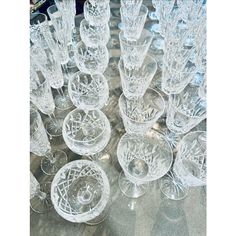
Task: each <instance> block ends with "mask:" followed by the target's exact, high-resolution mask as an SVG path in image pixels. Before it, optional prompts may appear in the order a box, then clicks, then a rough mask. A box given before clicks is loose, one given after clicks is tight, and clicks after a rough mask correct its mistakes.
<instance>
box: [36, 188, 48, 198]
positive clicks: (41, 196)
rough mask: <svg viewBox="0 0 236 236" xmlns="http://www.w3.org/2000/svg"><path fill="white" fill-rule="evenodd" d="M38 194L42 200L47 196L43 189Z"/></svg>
mask: <svg viewBox="0 0 236 236" xmlns="http://www.w3.org/2000/svg"><path fill="white" fill-rule="evenodd" d="M37 196H38V197H39V199H40V200H44V199H45V198H46V196H47V194H46V193H44V192H42V191H41V190H38V192H37Z"/></svg>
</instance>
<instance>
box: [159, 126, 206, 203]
mask: <svg viewBox="0 0 236 236" xmlns="http://www.w3.org/2000/svg"><path fill="white" fill-rule="evenodd" d="M206 165H207V164H206V131H194V132H190V133H188V134H187V135H185V136H184V137H183V139H182V140H181V141H180V143H179V145H178V151H177V155H176V159H175V163H174V166H173V170H172V171H171V172H170V173H168V175H166V176H164V177H163V179H161V185H160V188H161V191H162V192H163V193H164V194H165V195H166V196H167V197H168V198H170V199H173V200H180V199H182V198H184V197H186V196H187V192H188V187H191V186H195V187H196V186H204V185H206V168H207V166H206Z"/></svg>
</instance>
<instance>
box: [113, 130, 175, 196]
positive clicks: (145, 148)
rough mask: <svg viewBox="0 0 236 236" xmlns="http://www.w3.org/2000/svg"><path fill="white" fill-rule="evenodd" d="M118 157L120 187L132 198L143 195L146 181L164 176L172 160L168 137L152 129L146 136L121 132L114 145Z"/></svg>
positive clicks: (146, 186)
mask: <svg viewBox="0 0 236 236" xmlns="http://www.w3.org/2000/svg"><path fill="white" fill-rule="evenodd" d="M117 157H118V161H119V163H120V165H121V167H122V169H123V172H121V174H120V177H119V186H120V189H121V191H122V192H123V193H124V194H125V195H126V196H128V197H133V198H137V197H140V196H142V195H143V194H144V193H145V192H146V191H147V188H148V183H149V182H151V181H154V180H157V179H159V178H161V177H162V176H164V175H165V174H166V173H167V172H168V170H169V169H170V167H171V164H172V161H173V153H172V150H171V147H170V145H169V143H168V141H167V140H166V139H165V137H164V136H163V135H162V134H159V133H157V132H155V131H150V132H148V133H147V134H146V135H145V136H137V135H130V134H127V133H126V134H124V135H123V136H122V137H121V139H120V142H119V144H118V147H117Z"/></svg>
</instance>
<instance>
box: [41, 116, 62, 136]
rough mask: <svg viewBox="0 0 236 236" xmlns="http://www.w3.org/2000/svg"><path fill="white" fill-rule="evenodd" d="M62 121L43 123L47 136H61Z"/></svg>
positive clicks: (53, 120)
mask: <svg viewBox="0 0 236 236" xmlns="http://www.w3.org/2000/svg"><path fill="white" fill-rule="evenodd" d="M62 125H63V119H57V118H56V119H55V118H52V119H48V120H47V121H46V122H45V123H44V126H45V129H46V131H47V133H48V134H49V136H52V137H57V136H61V135H62Z"/></svg>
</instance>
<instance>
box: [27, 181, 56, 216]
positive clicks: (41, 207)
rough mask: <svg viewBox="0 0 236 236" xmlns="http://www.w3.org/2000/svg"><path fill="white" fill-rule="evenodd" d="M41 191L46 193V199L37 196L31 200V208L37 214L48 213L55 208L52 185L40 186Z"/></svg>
mask: <svg viewBox="0 0 236 236" xmlns="http://www.w3.org/2000/svg"><path fill="white" fill-rule="evenodd" d="M40 190H41V191H42V192H44V193H46V197H45V198H44V199H40V197H39V196H38V195H35V196H34V197H33V198H31V199H30V207H31V209H32V210H33V211H35V212H37V213H46V212H48V211H49V210H50V209H51V208H52V207H53V205H52V202H51V196H50V192H51V183H50V182H45V183H42V184H40Z"/></svg>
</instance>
